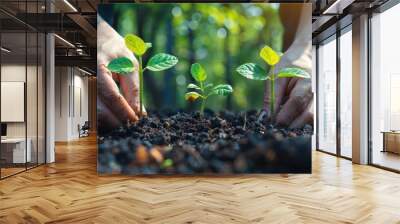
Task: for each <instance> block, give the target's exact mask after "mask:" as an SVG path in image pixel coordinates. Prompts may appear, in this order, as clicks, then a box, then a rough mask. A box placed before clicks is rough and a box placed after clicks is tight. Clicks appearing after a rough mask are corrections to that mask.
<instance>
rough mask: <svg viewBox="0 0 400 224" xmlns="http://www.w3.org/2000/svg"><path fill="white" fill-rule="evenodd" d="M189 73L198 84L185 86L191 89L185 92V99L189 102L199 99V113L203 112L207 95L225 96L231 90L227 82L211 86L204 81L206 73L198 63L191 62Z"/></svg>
mask: <svg viewBox="0 0 400 224" xmlns="http://www.w3.org/2000/svg"><path fill="white" fill-rule="evenodd" d="M190 73H191V74H192V77H193V78H194V80H196V82H197V83H198V85H196V84H193V83H190V84H189V85H188V86H187V88H188V89H190V90H192V91H190V92H187V93H186V95H185V99H186V100H187V101H189V102H194V101H196V100H198V99H201V100H202V102H201V107H200V114H203V113H204V107H205V104H206V100H207V99H208V97H210V96H212V95H219V96H227V95H229V94H231V93H232V92H233V89H232V86H230V85H228V84H220V85H216V86H214V87H213V84H212V83H205V81H206V79H207V73H206V71H205V70H204V69H203V67H202V66H201V65H200V64H199V63H195V64H192V67H191V68H190Z"/></svg>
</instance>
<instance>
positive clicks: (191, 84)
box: [187, 83, 201, 90]
mask: <svg viewBox="0 0 400 224" xmlns="http://www.w3.org/2000/svg"><path fill="white" fill-rule="evenodd" d="M187 88H188V89H198V90H201V88H200V87H199V86H198V85H196V84H193V83H190V84H189V85H188V86H187Z"/></svg>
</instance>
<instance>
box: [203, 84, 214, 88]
mask: <svg viewBox="0 0 400 224" xmlns="http://www.w3.org/2000/svg"><path fill="white" fill-rule="evenodd" d="M213 86H214V84H212V83H208V84H207V85H205V86H204V89H207V88H210V87H213Z"/></svg>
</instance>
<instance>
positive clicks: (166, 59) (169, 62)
mask: <svg viewBox="0 0 400 224" xmlns="http://www.w3.org/2000/svg"><path fill="white" fill-rule="evenodd" d="M177 63H178V58H177V57H175V56H173V55H170V54H165V53H159V54H156V55H154V56H153V57H151V58H150V60H149V62H148V63H147V67H146V68H147V69H149V70H150V71H154V72H158V71H163V70H166V69H169V68H171V67H173V66H174V65H176V64H177Z"/></svg>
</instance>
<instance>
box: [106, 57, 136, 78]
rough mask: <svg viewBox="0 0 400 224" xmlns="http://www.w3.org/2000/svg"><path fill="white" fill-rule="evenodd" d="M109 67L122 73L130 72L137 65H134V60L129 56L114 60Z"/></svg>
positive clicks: (112, 70)
mask: <svg viewBox="0 0 400 224" xmlns="http://www.w3.org/2000/svg"><path fill="white" fill-rule="evenodd" d="M107 68H108V70H110V71H111V72H114V73H118V74H121V75H125V74H128V73H130V72H133V71H134V70H135V67H134V66H133V63H132V61H131V60H130V59H129V58H127V57H121V58H117V59H114V60H112V61H111V62H110V63H109V64H108V65H107Z"/></svg>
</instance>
